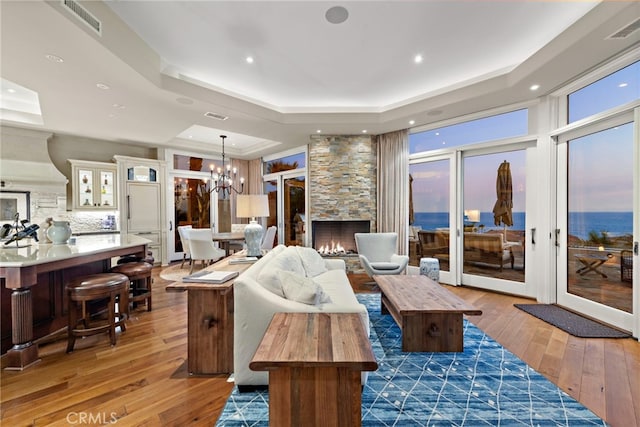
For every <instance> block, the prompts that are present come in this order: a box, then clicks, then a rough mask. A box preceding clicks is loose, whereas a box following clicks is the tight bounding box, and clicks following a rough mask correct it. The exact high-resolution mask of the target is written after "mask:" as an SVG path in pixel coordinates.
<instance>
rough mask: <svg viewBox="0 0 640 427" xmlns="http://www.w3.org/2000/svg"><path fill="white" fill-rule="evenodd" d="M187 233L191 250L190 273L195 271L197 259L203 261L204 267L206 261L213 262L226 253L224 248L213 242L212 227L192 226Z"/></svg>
mask: <svg viewBox="0 0 640 427" xmlns="http://www.w3.org/2000/svg"><path fill="white" fill-rule="evenodd" d="M187 234H188V239H189V249H190V252H191V270H190V271H189V273H190V274H191V273H193V266H194V265H195V264H196V261H198V260H200V261H202V266H203V267H204V265H205V263H207V264H211V263H212V262H214V261H217V260H219V259H220V258H224V256H225V255H226V254H225V251H224V249H220V248H219V247H217V246H216V244H215V243H213V240H212V239H211V237H212V235H211V229H210V228H192V229H191V230H188V233H187Z"/></svg>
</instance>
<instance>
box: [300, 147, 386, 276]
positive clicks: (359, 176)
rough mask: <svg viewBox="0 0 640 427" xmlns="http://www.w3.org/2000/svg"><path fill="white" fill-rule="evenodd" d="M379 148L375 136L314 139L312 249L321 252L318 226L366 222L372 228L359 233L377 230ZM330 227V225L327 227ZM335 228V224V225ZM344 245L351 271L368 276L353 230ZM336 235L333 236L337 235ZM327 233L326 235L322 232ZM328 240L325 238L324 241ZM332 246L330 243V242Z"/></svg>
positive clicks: (310, 216)
mask: <svg viewBox="0 0 640 427" xmlns="http://www.w3.org/2000/svg"><path fill="white" fill-rule="evenodd" d="M376 147H377V145H376V142H375V140H374V139H373V138H372V137H371V135H337V136H333V135H331V136H328V135H313V136H311V142H310V144H309V163H308V166H307V169H308V171H309V184H308V185H309V187H308V188H309V212H308V221H309V222H310V224H311V236H310V240H311V242H310V243H311V245H312V247H314V248H316V249H317V248H318V246H317V243H319V240H318V236H316V229H315V227H316V226H314V224H315V223H316V222H318V223H337V222H343V223H346V224H349V225H352V223H354V222H360V221H366V224H368V227H366V226H363V227H362V228H358V231H363V232H374V231H376V230H377V218H376V212H377V206H376V199H377V193H378V188H377V148H376ZM325 225H326V224H325ZM334 225H335V224H334ZM321 228H322V226H321ZM347 231H348V233H350V235H351V237H350V239H348V240H347V241H346V244H345V243H342V245H343V246H345V245H346V246H348V247H345V250H352V251H353V254H352V255H348V254H347V255H345V256H344V259H345V262H346V264H347V271H348V272H350V273H355V272H357V273H361V272H364V270H363V269H362V267H361V266H360V261H359V259H358V257H357V256H355V254H356V247H355V239H354V238H353V233H354V231H353V230H347ZM333 232H334V231H332V232H331V233H333ZM322 233H325V231H322ZM320 238H321V239H324V237H322V236H321V237H320ZM329 243H330V242H329Z"/></svg>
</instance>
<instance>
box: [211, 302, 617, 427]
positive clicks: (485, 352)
mask: <svg viewBox="0 0 640 427" xmlns="http://www.w3.org/2000/svg"><path fill="white" fill-rule="evenodd" d="M358 299H359V300H360V302H362V303H363V304H365V305H366V306H367V309H368V310H369V316H370V319H371V344H372V347H373V351H374V353H375V355H376V358H377V360H378V365H379V367H378V370H377V371H375V372H370V373H369V379H368V381H367V384H366V386H365V388H364V390H363V393H362V425H363V426H398V427H406V426H445V425H446V426H474V427H475V426H596V425H597V426H605V425H606V423H605V422H604V421H602V420H601V419H600V418H598V417H597V416H596V415H595V414H593V413H592V412H591V411H590V410H589V409H587V408H585V407H584V406H583V405H582V404H580V403H578V402H577V401H576V400H575V399H573V398H572V397H571V396H569V395H568V394H566V393H565V392H563V391H562V390H560V389H559V388H558V387H556V386H555V385H554V384H553V383H551V382H550V381H549V380H547V379H546V378H544V377H543V376H542V375H541V374H539V373H538V372H536V371H534V370H533V369H532V368H530V367H529V366H528V365H527V364H525V363H524V362H523V361H522V360H520V359H518V358H517V357H516V356H514V355H513V354H511V353H510V352H509V351H507V350H506V349H505V348H503V347H502V346H501V345H500V344H498V343H497V342H496V341H494V340H493V339H491V338H490V337H488V336H487V335H485V334H484V332H482V331H481V330H480V329H478V328H477V327H475V326H474V325H473V324H471V323H470V322H468V321H467V320H466V319H465V321H464V352H462V353H404V352H402V350H401V341H400V337H401V332H400V329H399V328H398V327H397V325H396V324H395V322H394V321H393V319H392V318H391V316H388V315H381V314H380V295H379V294H359V295H358ZM216 425H218V426H268V425H269V395H268V392H267V391H260V392H250V393H238V391H237V388H234V390H233V392H232V393H231V396H230V397H229V400H228V401H227V404H226V405H225V407H224V410H223V411H222V414H221V415H220V418H219V419H218V422H217V424H216Z"/></svg>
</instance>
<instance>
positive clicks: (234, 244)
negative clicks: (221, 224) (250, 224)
mask: <svg viewBox="0 0 640 427" xmlns="http://www.w3.org/2000/svg"><path fill="white" fill-rule="evenodd" d="M245 228H247V224H231V232H232V233H244V229H245ZM244 248H245V243H244V240H231V241H229V251H231V252H233V253H236V252H239V251H241V250H243V249H244Z"/></svg>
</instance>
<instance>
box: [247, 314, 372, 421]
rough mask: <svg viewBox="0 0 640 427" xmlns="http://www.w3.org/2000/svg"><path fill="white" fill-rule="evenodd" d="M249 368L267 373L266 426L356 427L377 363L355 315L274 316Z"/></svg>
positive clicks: (362, 327)
mask: <svg viewBox="0 0 640 427" xmlns="http://www.w3.org/2000/svg"><path fill="white" fill-rule="evenodd" d="M249 367H250V368H251V369H253V370H255V371H269V423H270V425H272V426H314V425H315V426H359V425H361V418H362V410H361V388H362V385H361V371H375V370H376V369H378V363H377V362H376V358H375V356H374V354H373V351H372V349H371V343H370V342H369V337H368V336H367V334H366V332H365V329H364V326H363V324H362V318H361V317H360V315H359V314H356V313H276V314H275V315H274V316H273V319H272V320H271V323H270V324H269V327H268V328H267V331H266V332H265V334H264V337H263V339H262V341H261V343H260V345H259V346H258V349H257V350H256V354H255V355H254V356H253V359H252V360H251V363H250V364H249Z"/></svg>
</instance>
